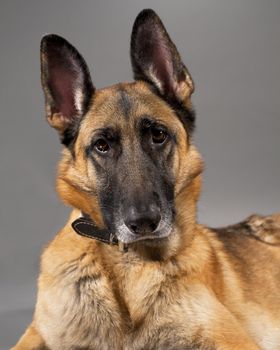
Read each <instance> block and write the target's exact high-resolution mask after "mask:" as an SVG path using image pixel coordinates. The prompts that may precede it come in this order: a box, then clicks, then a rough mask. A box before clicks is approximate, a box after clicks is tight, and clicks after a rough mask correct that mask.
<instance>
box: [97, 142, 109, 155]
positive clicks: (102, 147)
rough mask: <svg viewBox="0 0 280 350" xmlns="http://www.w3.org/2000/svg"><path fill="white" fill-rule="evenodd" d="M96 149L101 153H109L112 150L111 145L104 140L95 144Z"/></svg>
mask: <svg viewBox="0 0 280 350" xmlns="http://www.w3.org/2000/svg"><path fill="white" fill-rule="evenodd" d="M94 148H95V149H96V150H97V151H98V152H99V153H107V152H108V151H109V149H110V146H109V144H108V143H107V142H106V141H105V140H104V139H99V140H97V141H96V142H95V144H94Z"/></svg>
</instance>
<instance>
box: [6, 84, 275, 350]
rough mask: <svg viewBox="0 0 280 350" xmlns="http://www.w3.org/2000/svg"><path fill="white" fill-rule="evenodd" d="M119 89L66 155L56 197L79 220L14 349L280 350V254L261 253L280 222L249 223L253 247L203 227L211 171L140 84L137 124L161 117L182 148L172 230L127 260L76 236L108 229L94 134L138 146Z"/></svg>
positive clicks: (60, 245) (55, 257)
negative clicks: (93, 156) (113, 135)
mask: <svg viewBox="0 0 280 350" xmlns="http://www.w3.org/2000/svg"><path fill="white" fill-rule="evenodd" d="M119 87H120V85H118V86H114V87H112V88H107V89H104V90H100V91H98V92H96V95H95V101H94V104H93V105H92V107H91V109H90V111H89V112H88V113H87V116H86V117H85V118H84V120H83V121H82V125H81V129H80V133H79V136H78V139H77V141H76V144H75V153H76V157H75V159H73V158H72V156H71V154H70V151H68V150H64V152H63V156H62V160H61V163H60V166H59V172H58V181H57V189H58V192H59V194H60V196H61V198H62V199H63V200H64V201H65V202H66V203H67V204H69V205H71V206H73V207H74V208H75V209H74V210H73V212H72V213H71V215H70V218H69V220H68V222H67V224H66V226H65V227H64V228H63V229H62V230H61V231H60V232H59V233H58V234H57V236H56V237H55V239H54V240H53V241H52V242H51V243H50V244H49V245H48V247H47V248H46V249H45V251H44V253H43V255H42V260H41V273H40V277H39V281H38V299H37V304H36V310H35V314H34V320H33V323H32V325H31V326H30V328H29V329H28V330H27V332H26V333H25V334H24V335H23V337H22V338H21V340H20V341H19V343H18V344H17V345H16V346H15V347H14V348H13V350H30V349H33V350H39V349H50V350H66V349H67V350H69V349H76V350H77V349H83V350H86V349H87V350H93V349H99V350H103V349H104V350H105V349H108V350H109V349H115V350H121V349H126V350H128V349H129V350H134V349H135V350H138V349H145V350H149V349H174V350H179V349H205V350H206V349H220V350H222V349H223V350H232V349H236V350H241V349H243V350H246V349H247V350H249V349H250V350H257V349H265V350H277V349H280V249H279V247H277V246H275V245H268V244H265V243H264V242H263V241H267V242H271V241H273V239H272V238H271V237H272V236H274V237H275V236H277V235H278V237H279V235H280V229H279V223H280V215H278V216H277V215H276V216H274V217H270V219H269V224H270V226H267V225H266V226H265V222H267V219H266V218H263V217H255V219H256V220H253V219H250V220H251V221H250V220H249V223H250V224H251V225H252V227H254V234H253V235H251V236H248V237H247V236H245V235H238V234H236V235H235V234H228V235H226V234H224V235H223V234H222V233H218V232H216V231H215V230H210V229H208V228H206V227H204V226H201V225H199V224H198V223H197V221H196V203H197V200H198V198H199V193H200V187H201V175H200V174H201V171H202V168H203V166H202V161H201V159H200V156H199V154H198V152H197V150H196V149H195V147H194V146H193V145H192V144H191V142H190V140H187V138H186V133H185V132H184V129H183V125H182V124H181V122H180V121H179V120H178V119H177V117H176V116H175V113H174V112H173V111H172V110H171V108H170V107H169V106H168V105H167V104H166V103H164V102H163V101H162V100H161V99H160V98H158V97H156V96H155V95H153V94H151V93H150V90H149V88H148V87H147V85H146V84H145V83H143V82H137V83H132V84H122V85H121V87H122V89H125V90H126V91H128V93H129V94H130V96H132V97H133V96H134V98H135V99H136V100H137V103H135V104H134V105H133V106H134V109H135V110H134V111H133V115H134V118H137V117H138V116H140V115H143V114H145V113H147V112H149V113H152V114H153V115H154V116H155V117H158V118H159V119H160V120H161V121H162V122H163V123H165V124H166V125H167V127H168V128H170V129H171V130H174V132H175V133H176V135H177V139H178V145H177V148H176V151H175V154H174V162H173V170H174V171H173V172H174V176H175V178H176V187H175V205H176V211H177V215H176V222H175V225H174V230H173V232H172V234H171V236H170V237H169V238H168V239H166V240H164V242H163V243H159V244H158V245H157V246H155V247H152V246H151V247H149V246H143V245H142V244H141V243H135V244H133V245H132V246H131V247H130V248H129V250H128V252H127V253H123V252H120V251H119V250H118V247H116V246H109V245H105V244H102V243H100V242H97V241H94V240H91V239H88V238H85V237H81V236H78V235H77V234H76V233H75V232H74V231H73V229H72V227H71V223H72V222H73V220H75V219H76V218H78V217H79V216H80V215H81V211H84V212H86V213H89V214H90V216H91V217H92V219H93V220H95V221H96V222H97V223H98V224H99V225H100V226H102V225H103V220H102V214H101V209H100V208H99V206H98V201H97V197H96V193H95V188H96V174H95V170H94V167H93V166H92V165H91V164H90V163H89V162H88V160H87V159H86V158H85V156H84V147H85V145H86V143H87V142H88V141H89V140H90V137H91V134H92V132H93V130H94V129H95V128H99V127H102V125H107V126H108V125H110V123H117V125H118V126H119V127H121V128H122V130H123V132H124V133H126V134H125V135H126V140H127V142H129V140H130V138H133V134H132V133H131V130H132V128H130V126H129V125H127V121H125V120H124V119H123V118H118V113H121V111H119V110H118V107H117V104H116V102H115V100H114V96H115V95H116V90H117V89H118V88H119ZM104 101H106V102H104ZM185 103H186V104H188V105H189V104H190V101H189V100H187V101H186V102H185ZM113 115H114V117H112V116H113ZM131 162H132V163H133V162H134V160H133V159H132V160H131ZM135 166H136V165H135ZM257 219H258V220H259V221H258V222H256V221H257ZM264 226H265V228H264ZM254 236H255V237H258V238H260V239H259V240H257V239H255V238H254ZM274 243H275V242H274ZM276 243H277V240H276Z"/></svg>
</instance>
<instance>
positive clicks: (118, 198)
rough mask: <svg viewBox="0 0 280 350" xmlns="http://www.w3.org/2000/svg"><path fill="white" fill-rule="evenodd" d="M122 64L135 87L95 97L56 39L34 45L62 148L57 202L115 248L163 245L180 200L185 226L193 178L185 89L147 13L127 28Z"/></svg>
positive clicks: (182, 71)
mask: <svg viewBox="0 0 280 350" xmlns="http://www.w3.org/2000/svg"><path fill="white" fill-rule="evenodd" d="M131 61H132V67H133V72H134V77H135V82H133V83H120V84H117V85H114V86H111V87H108V88H104V89H100V90H96V89H95V87H94V85H93V83H92V80H91V77H90V74H89V70H88V68H87V65H86V63H85V61H84V59H83V58H82V56H81V55H80V54H79V53H78V52H77V50H76V49H75V48H74V47H73V46H72V45H71V44H69V43H68V42H67V41H66V40H65V39H63V38H61V37H59V36H57V35H47V36H45V37H44V38H43V39H42V43H41V72H42V75H41V76H42V86H43V90H44V93H45V101H46V114H47V119H48V122H49V123H50V125H51V126H52V127H54V128H55V129H57V130H58V132H59V134H60V138H61V142H62V144H63V145H64V146H65V147H64V151H63V157H62V161H61V163H60V168H59V175H58V186H57V187H58V191H59V193H60V196H61V197H62V199H63V200H64V201H65V202H66V203H68V204H70V205H71V206H74V207H76V208H79V209H81V210H82V211H84V212H86V213H87V214H89V215H90V216H91V217H92V218H93V220H95V221H96V223H97V224H99V225H101V226H102V225H103V226H107V227H108V228H110V230H113V231H114V232H115V234H116V236H117V238H118V239H119V240H120V241H122V242H124V243H132V242H137V241H143V242H147V241H151V240H153V239H156V240H159V239H163V238H166V237H168V236H170V234H171V233H172V232H173V231H174V230H173V228H174V222H175V221H176V219H178V217H182V212H180V209H179V208H178V207H182V206H181V204H180V201H181V202H182V199H183V198H184V200H186V205H187V209H186V210H187V211H189V212H190V215H189V216H190V217H193V216H194V213H193V212H194V206H195V204H194V203H195V201H196V199H197V194H196V193H197V192H198V191H197V190H195V189H192V188H191V186H193V184H194V183H195V179H196V178H197V175H198V174H199V173H200V172H201V161H200V157H199V156H198V153H197V152H196V150H195V148H194V146H193V145H192V143H191V134H192V131H193V128H194V112H193V110H192V105H191V100H190V98H191V94H192V92H193V91H194V84H193V81H192V78H191V76H190V74H189V72H188V70H187V68H186V67H185V65H184V64H183V62H182V61H181V58H180V55H179V53H178V51H177V49H176V47H175V45H174V44H173V42H172V41H171V39H170V37H169V36H168V34H167V32H166V30H165V28H164V26H163V24H162V22H161V20H160V19H159V17H158V16H157V15H156V14H155V13H154V12H153V11H152V10H144V11H142V12H141V13H140V14H139V15H138V17H137V18H136V21H135V23H134V27H133V31H132V36H131ZM196 187H197V185H196ZM180 198H181V199H180ZM184 208H186V207H184ZM181 211H182V209H181ZM183 215H184V217H186V213H185V214H183Z"/></svg>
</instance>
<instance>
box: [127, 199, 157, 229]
mask: <svg viewBox="0 0 280 350" xmlns="http://www.w3.org/2000/svg"><path fill="white" fill-rule="evenodd" d="M160 219H161V215H160V210H159V208H158V207H157V206H156V205H155V204H150V205H148V206H147V207H144V208H141V209H139V208H138V209H137V208H136V207H134V206H131V207H129V208H128V211H127V214H126V219H125V220H124V223H125V225H126V226H127V227H128V228H129V229H130V231H132V232H133V233H135V234H146V233H151V232H154V231H155V230H156V229H157V227H158V224H159V222H160Z"/></svg>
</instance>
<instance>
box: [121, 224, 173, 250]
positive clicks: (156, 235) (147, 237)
mask: <svg viewBox="0 0 280 350" xmlns="http://www.w3.org/2000/svg"><path fill="white" fill-rule="evenodd" d="M172 229H173V227H172V225H171V224H167V223H163V224H160V225H159V227H158V229H157V230H156V231H154V232H147V233H145V234H142V235H136V234H134V233H133V232H131V231H130V230H129V229H128V227H127V226H126V225H125V224H122V225H120V226H118V228H117V230H116V236H117V238H118V240H119V241H120V242H122V243H124V244H131V243H138V242H139V243H143V244H145V245H147V244H148V245H151V244H152V245H154V244H158V243H160V242H163V241H165V240H166V239H167V238H168V237H169V236H170V235H171V233H172Z"/></svg>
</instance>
